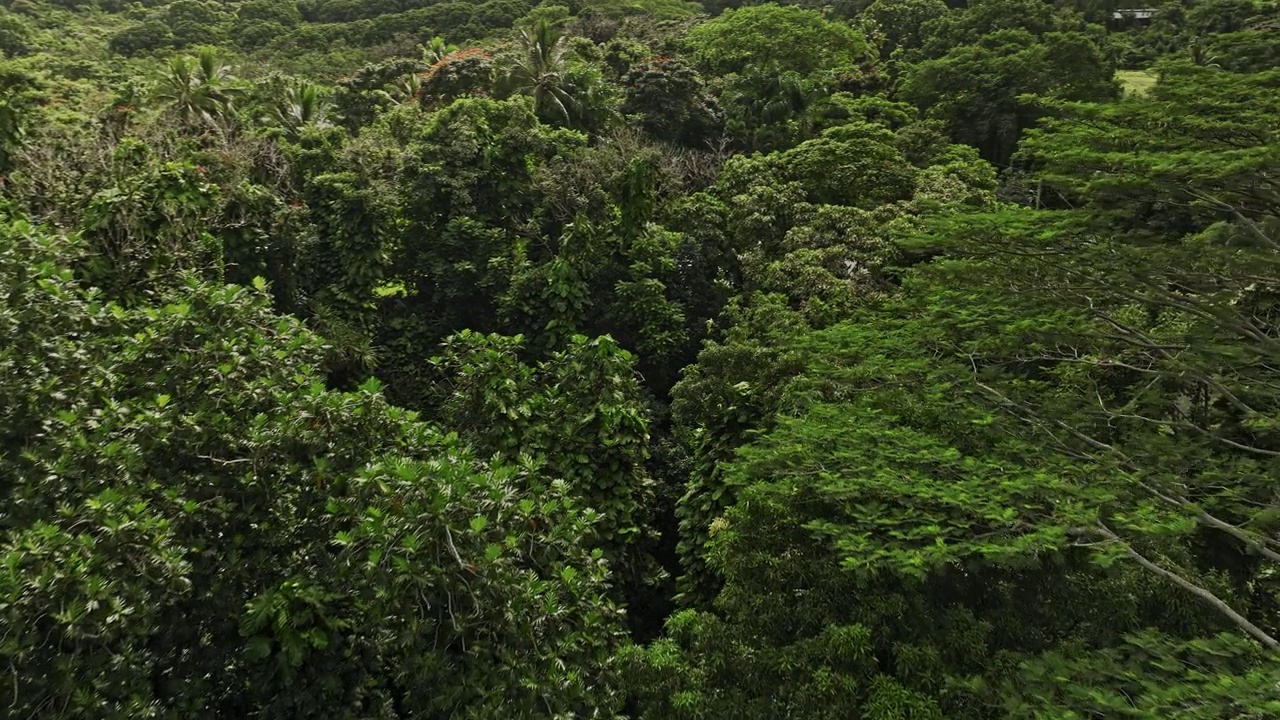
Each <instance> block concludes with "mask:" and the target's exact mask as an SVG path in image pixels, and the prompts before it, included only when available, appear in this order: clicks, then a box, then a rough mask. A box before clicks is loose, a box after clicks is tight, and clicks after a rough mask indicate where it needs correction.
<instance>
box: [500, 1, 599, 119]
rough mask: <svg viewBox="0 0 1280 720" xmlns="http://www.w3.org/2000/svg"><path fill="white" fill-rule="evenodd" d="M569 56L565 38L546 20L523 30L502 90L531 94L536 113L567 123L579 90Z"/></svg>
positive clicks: (504, 77) (576, 104)
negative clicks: (570, 71)
mask: <svg viewBox="0 0 1280 720" xmlns="http://www.w3.org/2000/svg"><path fill="white" fill-rule="evenodd" d="M568 55H569V43H568V38H567V37H565V36H564V35H561V34H560V32H559V31H558V30H556V29H555V28H554V27H553V26H552V25H551V23H549V22H547V21H546V19H542V20H539V21H538V22H537V23H536V24H535V25H534V26H533V27H532V28H524V29H522V30H521V31H520V52H519V54H518V55H517V56H516V57H515V58H514V59H513V61H512V63H511V66H510V67H508V68H507V69H506V71H505V72H504V74H503V85H504V86H505V91H506V92H507V93H509V94H515V93H518V94H521V95H529V96H531V97H532V98H533V104H534V107H535V108H536V109H537V111H538V114H539V115H541V116H543V117H545V118H548V119H553V120H558V121H561V122H563V123H565V124H569V123H570V122H572V120H573V117H574V116H575V114H576V113H577V111H578V96H579V95H580V94H581V90H580V89H579V88H577V87H575V86H574V84H573V82H572V81H571V80H570V79H569V76H568V72H569V63H568Z"/></svg>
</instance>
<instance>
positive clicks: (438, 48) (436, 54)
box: [418, 35, 458, 65]
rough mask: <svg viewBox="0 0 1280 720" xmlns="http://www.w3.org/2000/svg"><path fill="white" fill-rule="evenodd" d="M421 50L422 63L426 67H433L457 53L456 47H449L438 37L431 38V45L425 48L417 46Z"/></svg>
mask: <svg viewBox="0 0 1280 720" xmlns="http://www.w3.org/2000/svg"><path fill="white" fill-rule="evenodd" d="M418 48H419V49H421V50H422V61H423V62H425V63H426V64H427V65H435V64H436V63H438V62H440V61H441V60H443V59H445V58H446V57H448V56H449V55H450V54H452V53H455V52H457V51H458V46H457V45H450V44H448V43H446V42H445V41H444V38H442V37H440V36H439V35H437V36H435V37H433V38H431V44H430V45H427V46H425V47H424V46H422V45H419V46H418Z"/></svg>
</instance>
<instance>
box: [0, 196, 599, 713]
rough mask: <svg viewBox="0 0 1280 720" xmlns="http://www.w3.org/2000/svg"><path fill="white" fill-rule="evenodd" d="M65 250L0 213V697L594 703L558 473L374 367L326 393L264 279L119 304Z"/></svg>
mask: <svg viewBox="0 0 1280 720" xmlns="http://www.w3.org/2000/svg"><path fill="white" fill-rule="evenodd" d="M83 251H84V249H83V248H82V247H80V246H79V245H78V244H77V243H76V241H75V239H74V238H53V237H48V236H46V235H44V234H43V233H41V232H39V231H37V230H36V229H35V228H33V227H32V226H31V225H30V224H28V223H26V222H25V221H23V220H15V219H12V218H6V219H5V221H4V224H3V225H2V226H0V279H2V280H3V282H4V285H5V287H6V288H7V289H8V293H7V294H6V299H5V302H4V304H3V305H0V327H3V328H4V330H5V336H6V338H8V342H6V343H5V345H4V347H3V348H2V349H0V368H3V369H4V373H3V377H4V381H3V383H0V402H3V405H4V407H6V408H7V409H8V418H9V419H10V420H12V422H6V423H5V425H4V426H3V428H2V429H0V448H3V453H4V454H3V457H2V459H0V463H2V464H3V468H4V473H3V475H4V477H5V478H6V483H5V484H4V485H3V486H2V487H0V493H3V502H4V507H5V508H6V511H5V513H4V514H3V515H0V558H2V559H3V563H4V567H5V568H6V572H5V573H4V576H3V578H0V598H2V599H3V602H0V616H2V617H3V622H4V624H5V626H6V627H9V628H13V632H9V633H6V634H5V635H4V637H3V638H0V657H2V658H3V660H4V662H5V665H6V667H9V668H10V669H11V670H12V675H11V679H12V683H6V687H7V688H8V689H7V692H11V693H12V694H11V696H9V697H8V698H7V701H8V702H9V704H10V707H11V708H13V709H14V710H15V711H17V712H21V713H23V714H24V715H25V714H37V715H38V714H40V713H41V712H43V710H42V709H44V708H48V707H57V708H59V712H60V713H62V714H64V715H66V716H68V717H83V718H89V717H94V718H120V719H123V718H134V717H138V716H139V715H147V716H152V717H161V718H178V717H205V716H210V717H211V716H213V714H218V715H225V714H230V715H235V716H241V717H243V716H252V715H271V716H273V717H286V718H288V717H296V718H304V717H315V716H316V715H317V714H324V715H326V716H328V717H337V718H353V719H354V718H369V717H377V718H396V717H401V716H403V715H424V716H430V715H437V714H458V713H462V714H463V715H464V716H466V717H475V718H498V717H510V716H511V714H512V713H515V714H516V715H517V716H522V717H534V716H541V715H542V714H543V713H546V716H548V717H550V716H555V715H559V714H580V715H590V714H592V713H593V712H599V713H602V714H612V713H614V712H616V704H615V702H614V699H613V698H614V694H613V690H612V680H611V674H612V671H611V661H610V656H611V654H612V650H613V647H614V646H615V643H616V642H617V640H618V638H619V625H618V622H619V619H620V618H619V616H618V613H617V611H616V610H615V608H614V606H613V605H612V604H611V603H610V602H608V601H607V600H606V599H605V598H604V596H603V595H602V592H603V590H604V582H605V577H606V569H605V567H604V566H603V565H602V564H601V561H600V559H599V555H598V553H597V554H595V555H593V554H592V553H591V552H590V551H588V550H587V549H586V547H585V545H584V543H583V542H582V540H583V538H584V537H589V536H590V534H591V533H592V530H591V522H592V518H593V516H594V514H595V513H594V512H593V511H591V510H588V509H585V508H583V507H582V506H581V505H580V504H579V503H578V502H577V501H576V500H575V499H574V498H573V496H572V495H571V494H570V493H568V492H567V491H566V488H565V487H564V486H563V484H560V483H555V482H547V483H545V484H544V483H542V482H541V480H540V478H541V477H543V476H542V474H541V471H540V470H538V469H537V467H536V465H533V464H530V463H524V464H521V465H507V464H501V463H495V464H492V465H489V464H485V463H483V462H481V461H480V460H478V459H476V458H475V457H474V456H473V455H472V454H471V453H470V452H468V451H467V450H466V448H464V447H462V446H461V445H460V444H459V443H458V441H457V439H456V437H454V436H450V435H446V434H444V433H443V432H441V431H439V430H437V429H434V428H431V427H428V426H426V425H424V424H423V423H422V422H420V421H418V420H416V419H415V416H414V414H412V413H407V412H405V411H403V410H400V409H397V408H394V407H390V406H388V405H387V404H386V402H385V400H383V399H382V397H381V395H380V394H379V393H378V391H377V385H376V383H371V384H367V385H365V386H364V387H363V388H361V389H360V390H359V391H357V392H353V393H338V392H332V391H328V390H325V389H324V387H323V383H322V382H321V380H320V378H319V377H318V376H317V375H316V372H315V367H316V365H317V363H318V362H319V360H320V358H321V356H322V352H323V342H322V341H321V340H320V339H319V338H318V337H316V336H315V335H313V334H311V333H309V332H307V331H306V330H304V329H303V328H302V327H301V325H300V323H298V322H297V321H296V320H294V319H291V318H287V317H281V316H277V315H274V314H273V313H272V312H271V310H270V308H269V305H270V301H269V299H268V298H267V297H266V295H265V293H264V292H262V290H263V289H264V288H265V285H264V284H263V283H259V284H258V285H259V287H258V288H256V289H246V288H242V287H236V286H220V285H207V284H201V283H197V282H191V283H189V284H187V285H186V286H185V287H183V288H182V290H181V291H180V292H177V293H172V294H160V295H157V296H156V298H155V300H156V303H155V304H147V303H143V304H138V305H135V306H134V307H130V308H126V307H122V306H120V305H118V304H115V303H113V302H111V301H110V300H108V299H107V298H105V297H104V296H103V295H102V294H101V293H99V292H98V291H96V290H93V289H90V288H86V287H84V286H81V285H80V284H78V283H77V281H76V280H75V279H74V277H73V275H72V273H71V272H70V271H69V269H68V266H67V262H68V260H70V259H71V258H73V257H74V256H75V255H77V254H79V253H82V252H83ZM41 348H44V349H45V350H48V351H49V352H45V351H44V350H41ZM34 357H41V358H43V360H42V361H40V362H36V363H33V362H31V359H32V358H34ZM532 487H538V488H539V491H538V494H537V497H536V500H535V499H534V498H533V497H531V496H529V490H530V489H531V488H532ZM107 669H110V672H106V670H107ZM499 674H501V676H502V677H504V678H506V679H507V681H506V682H503V683H500V684H498V685H493V684H492V683H490V682H488V680H490V679H492V678H493V677H497V676H498V675H499Z"/></svg>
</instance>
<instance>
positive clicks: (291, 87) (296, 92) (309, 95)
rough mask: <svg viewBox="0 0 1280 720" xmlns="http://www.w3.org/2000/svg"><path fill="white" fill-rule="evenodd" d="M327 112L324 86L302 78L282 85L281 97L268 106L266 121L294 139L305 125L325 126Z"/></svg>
mask: <svg viewBox="0 0 1280 720" xmlns="http://www.w3.org/2000/svg"><path fill="white" fill-rule="evenodd" d="M328 113H329V98H328V93H327V92H326V90H325V88H321V87H320V86H318V85H313V84H311V83H309V82H306V81H305V80H293V81H291V82H285V83H284V84H283V86H282V87H281V94H280V97H279V98H278V99H276V101H275V102H274V103H273V104H272V105H271V108H270V114H269V115H268V116H267V118H266V120H267V121H268V122H270V123H271V124H272V125H275V126H276V127H278V128H280V129H281V130H283V131H284V133H285V135H286V136H287V137H291V138H296V137H297V135H298V133H299V132H300V131H301V130H302V128H304V127H307V126H314V127H327V126H328V125H329V120H328Z"/></svg>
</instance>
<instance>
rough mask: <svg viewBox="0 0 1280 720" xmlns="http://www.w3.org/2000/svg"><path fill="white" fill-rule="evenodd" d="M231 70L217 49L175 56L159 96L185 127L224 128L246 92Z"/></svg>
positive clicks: (159, 83) (158, 98)
mask: <svg viewBox="0 0 1280 720" xmlns="http://www.w3.org/2000/svg"><path fill="white" fill-rule="evenodd" d="M231 72H232V70H231V67H230V66H229V65H223V64H222V63H221V62H220V61H219V59H218V55H217V52H216V51H215V50H214V49H213V48H204V49H202V50H201V51H200V54H199V55H197V56H196V57H190V56H186V55H175V56H174V57H173V58H170V60H169V67H168V72H167V73H166V74H165V75H164V76H162V77H161V78H160V80H159V82H158V83H157V84H156V99H157V100H159V101H161V102H163V103H165V104H166V105H167V109H168V110H169V111H170V112H172V113H173V114H174V115H175V116H176V117H177V119H178V122H180V123H181V124H182V125H183V126H184V127H187V128H195V127H201V126H202V127H204V128H206V129H208V128H219V127H223V126H224V125H226V124H227V122H228V121H230V120H232V119H233V118H234V117H235V101H236V99H238V98H239V96H240V95H241V94H242V91H241V89H240V88H239V87H238V86H237V85H236V84H235V81H234V77H233V76H232V74H231Z"/></svg>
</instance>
